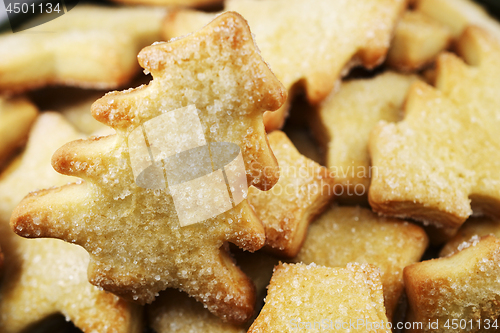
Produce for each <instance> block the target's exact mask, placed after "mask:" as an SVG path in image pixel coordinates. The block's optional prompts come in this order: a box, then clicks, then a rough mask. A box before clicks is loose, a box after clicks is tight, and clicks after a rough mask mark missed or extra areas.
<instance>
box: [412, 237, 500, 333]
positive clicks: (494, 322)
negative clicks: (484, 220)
mask: <svg viewBox="0 0 500 333" xmlns="http://www.w3.org/2000/svg"><path fill="white" fill-rule="evenodd" d="M499 274H500V240H499V239H498V238H496V237H493V236H491V235H489V236H486V237H483V238H481V239H479V238H476V239H472V240H471V241H470V242H469V243H468V244H467V245H464V246H463V247H462V250H461V251H459V252H457V253H455V254H454V255H452V256H450V257H447V258H439V259H433V260H427V261H423V262H419V263H415V264H413V265H410V266H408V267H406V268H405V269H404V281H405V289H406V294H407V297H408V307H409V309H408V310H409V311H408V321H409V322H420V323H422V324H423V326H421V327H422V329H419V330H413V331H411V330H410V331H411V332H439V333H441V332H442V333H447V332H498V325H499V323H498V318H499V316H500V306H499V305H500V301H499V299H500V285H499V284H498V275H499ZM457 322H458V323H461V324H462V326H461V327H460V326H459V327H457V326H456V324H455V323H457ZM464 323H466V324H465V327H464ZM459 325H460V324H459Z"/></svg>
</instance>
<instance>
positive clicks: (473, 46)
mask: <svg viewBox="0 0 500 333" xmlns="http://www.w3.org/2000/svg"><path fill="white" fill-rule="evenodd" d="M458 50H459V52H460V54H462V56H463V57H464V58H465V60H466V61H467V62H468V63H469V64H471V65H466V64H465V63H464V62H463V61H462V60H461V59H459V58H458V57H457V56H455V55H453V54H443V55H442V56H440V57H439V59H438V67H437V70H438V72H437V75H436V86H437V88H438V89H439V90H436V89H434V88H432V87H430V86H428V85H426V84H424V83H421V82H419V83H415V84H414V86H413V87H412V89H411V90H410V93H409V97H408V100H407V103H406V116H405V120H404V121H402V122H400V123H398V124H388V123H382V124H379V126H377V127H376V129H375V130H374V131H373V132H372V135H371V140H370V152H371V157H372V164H373V167H374V168H377V172H376V173H375V174H374V175H373V178H372V183H371V186H370V192H369V200H370V204H371V206H372V208H373V209H374V210H375V211H376V212H379V213H382V214H386V215H392V216H400V217H409V218H412V219H415V220H421V221H424V222H427V223H429V224H433V225H435V226H437V227H446V228H454V227H458V226H460V225H461V224H462V223H463V222H465V220H466V219H467V218H468V217H469V216H470V215H471V213H472V210H473V209H474V212H475V213H485V214H487V215H492V216H500V144H499V141H498V140H497V136H498V133H497V132H498V129H499V128H500V98H499V96H500V95H499V94H498V91H499V90H500V42H497V40H496V39H495V38H494V37H492V36H490V35H489V34H488V33H486V32H485V31H483V30H480V29H479V28H475V27H471V28H468V29H467V30H466V31H465V33H464V35H463V36H462V37H461V39H460V40H459V43H458ZM471 205H472V207H471Z"/></svg>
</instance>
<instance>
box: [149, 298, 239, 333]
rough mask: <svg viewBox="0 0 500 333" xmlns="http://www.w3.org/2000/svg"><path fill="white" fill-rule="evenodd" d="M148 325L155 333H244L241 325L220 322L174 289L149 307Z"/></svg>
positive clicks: (201, 305) (198, 304) (192, 300)
mask: <svg viewBox="0 0 500 333" xmlns="http://www.w3.org/2000/svg"><path fill="white" fill-rule="evenodd" d="M148 317H149V325H150V326H151V328H152V329H154V331H155V332H156V333H171V332H175V333H246V329H245V328H244V327H243V326H241V325H233V324H230V323H225V322H223V321H222V320H221V319H220V318H218V317H216V316H214V315H213V314H211V313H210V312H209V311H207V309H205V308H203V304H201V303H199V302H197V301H196V300H195V299H194V298H191V297H189V296H188V295H187V294H185V293H182V292H180V291H178V290H175V289H168V290H166V291H164V292H162V293H161V294H160V297H158V298H157V300H156V301H155V302H154V303H153V304H152V305H151V306H149V307H148Z"/></svg>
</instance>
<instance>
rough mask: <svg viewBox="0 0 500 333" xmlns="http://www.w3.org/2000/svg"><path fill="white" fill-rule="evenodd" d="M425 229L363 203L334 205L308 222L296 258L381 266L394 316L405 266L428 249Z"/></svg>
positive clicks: (390, 313) (330, 264) (388, 305)
mask: <svg viewBox="0 0 500 333" xmlns="http://www.w3.org/2000/svg"><path fill="white" fill-rule="evenodd" d="M428 243H429V240H428V238H427V235H426V234H425V231H424V230H423V229H422V228H420V227H419V226H417V225H415V224H411V223H408V222H405V221H401V220H398V219H394V218H385V217H381V216H378V215H377V214H375V213H373V212H372V211H371V210H369V209H366V208H362V207H347V206H346V207H339V206H335V205H334V206H332V207H331V208H329V209H328V210H327V211H326V212H325V213H323V214H322V215H321V216H320V217H319V218H318V219H316V220H315V221H314V223H313V224H311V225H310V226H309V230H308V234H307V238H306V240H305V242H304V245H303V246H302V248H301V249H300V252H299V254H298V255H297V256H296V257H295V258H294V261H295V262H303V263H304V264H310V263H313V262H314V263H316V264H318V265H324V266H328V267H343V266H345V265H346V264H348V263H350V262H359V263H367V264H372V265H375V266H377V267H378V268H379V269H380V279H381V281H382V284H383V286H384V299H385V302H384V303H385V307H386V309H387V317H389V319H392V318H393V316H394V313H395V310H396V307H397V305H398V301H399V298H400V297H401V294H402V293H403V291H404V286H403V269H404V268H405V267H406V266H408V265H410V264H413V263H415V262H418V261H419V260H420V258H421V257H422V255H423V254H424V251H425V250H426V249H427V245H428Z"/></svg>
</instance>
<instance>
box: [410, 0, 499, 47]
mask: <svg viewBox="0 0 500 333" xmlns="http://www.w3.org/2000/svg"><path fill="white" fill-rule="evenodd" d="M415 7H416V8H415V10H416V11H418V12H420V13H423V14H425V15H427V16H429V17H431V18H433V19H435V20H436V21H438V22H441V23H443V24H444V25H446V26H447V27H448V28H449V29H450V31H451V34H452V36H453V37H454V38H457V39H458V38H459V37H460V36H461V35H462V33H463V32H464V30H465V29H466V28H467V27H468V26H470V25H474V26H477V27H480V28H482V29H484V30H486V31H488V32H489V33H491V34H492V35H493V36H495V37H496V38H497V39H500V24H499V23H498V21H497V20H495V19H494V18H493V17H491V16H490V15H489V14H488V12H487V11H486V9H484V8H483V7H482V6H480V5H479V4H478V3H477V2H475V1H472V0H415Z"/></svg>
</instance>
